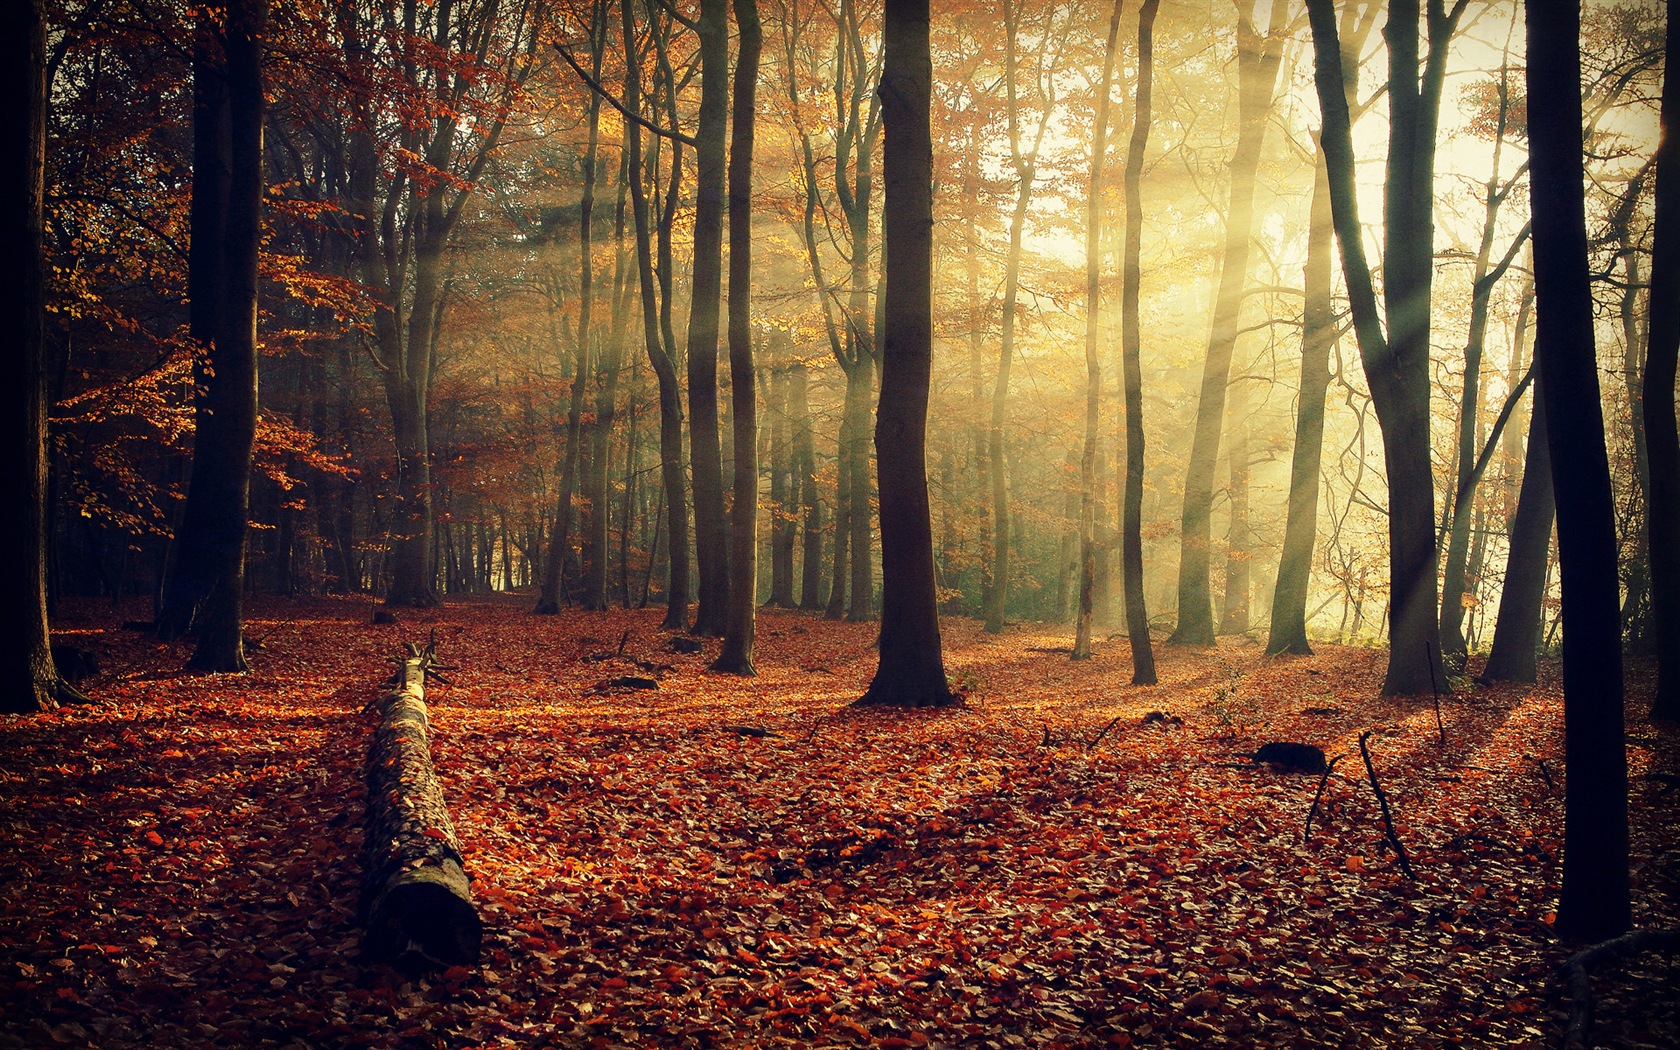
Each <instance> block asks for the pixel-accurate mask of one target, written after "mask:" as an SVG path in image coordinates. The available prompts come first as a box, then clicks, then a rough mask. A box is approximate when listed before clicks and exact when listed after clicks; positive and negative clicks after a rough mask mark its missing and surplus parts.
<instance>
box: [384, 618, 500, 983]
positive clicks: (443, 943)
mask: <svg viewBox="0 0 1680 1050" xmlns="http://www.w3.org/2000/svg"><path fill="white" fill-rule="evenodd" d="M433 657H434V652H433V649H432V648H431V647H430V646H428V647H426V648H425V649H422V648H420V647H419V646H418V645H413V644H410V645H409V646H408V647H407V652H406V655H405V656H404V658H403V660H402V662H401V665H400V667H399V668H398V670H397V673H396V674H395V675H394V676H393V677H392V679H391V681H390V683H389V684H388V686H387V688H386V690H385V691H384V692H383V693H381V694H380V696H379V698H378V700H376V701H375V703H374V707H375V708H376V709H377V710H378V712H379V726H378V728H377V729H375V730H374V735H373V746H372V748H371V749H370V750H369V752H368V764H367V839H366V841H365V842H364V844H363V848H362V861H363V870H364V872H365V875H364V880H363V884H362V925H363V926H364V928H365V929H366V931H367V932H366V935H365V936H364V938H363V941H362V947H363V950H364V951H365V953H366V954H367V955H368V956H369V957H370V958H373V959H375V960H381V961H401V962H403V963H405V964H408V965H439V966H455V965H473V964H475V963H477V961H478V952H479V946H480V942H481V940H482V937H483V930H482V927H481V925H480V923H479V918H478V912H477V910H476V909H474V907H473V903H472V891H471V889H470V888H469V886H468V883H467V873H466V866H465V861H464V859H463V857H462V856H461V847H460V843H459V842H457V841H456V838H455V825H454V823H453V822H452V821H451V820H450V819H449V811H448V809H447V808H446V807H445V806H444V802H443V790H442V788H441V786H440V785H439V784H438V779H437V773H436V771H435V770H434V769H433V768H432V753H431V732H430V728H429V723H428V719H427V716H426V670H427V668H428V667H429V666H430V665H431V664H432V662H433Z"/></svg>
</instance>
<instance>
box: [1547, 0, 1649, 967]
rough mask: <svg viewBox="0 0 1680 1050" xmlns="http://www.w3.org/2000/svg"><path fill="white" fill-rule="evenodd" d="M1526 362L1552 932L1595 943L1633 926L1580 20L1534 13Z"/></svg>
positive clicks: (1574, 15) (1571, 12) (1569, 14)
mask: <svg viewBox="0 0 1680 1050" xmlns="http://www.w3.org/2000/svg"><path fill="white" fill-rule="evenodd" d="M1525 15H1526V20H1527V23H1528V119H1529V148H1530V156H1531V158H1532V165H1533V167H1532V173H1531V176H1530V193H1531V195H1532V201H1533V207H1534V294H1535V309H1536V313H1537V321H1538V323H1537V324H1536V326H1535V336H1534V357H1535V360H1536V361H1537V362H1538V364H1539V367H1540V373H1541V377H1542V379H1543V383H1542V386H1541V393H1542V395H1543V396H1544V397H1545V399H1546V426H1547V440H1548V443H1549V446H1550V448H1551V453H1552V464H1553V467H1554V469H1553V471H1552V484H1553V487H1554V489H1555V490H1556V492H1557V497H1558V500H1557V504H1558V551H1559V565H1560V573H1561V577H1562V582H1563V605H1562V614H1563V621H1564V622H1563V704H1564V740H1565V761H1566V762H1567V764H1568V767H1569V783H1568V788H1567V792H1566V796H1565V801H1564V852H1563V890H1562V894H1561V896H1560V898H1559V901H1558V922H1557V925H1558V932H1559V933H1560V934H1562V935H1564V936H1566V937H1571V938H1575V939H1578V940H1584V941H1602V940H1607V939H1608V938H1611V937H1614V936H1616V935H1618V934H1621V933H1625V932H1627V930H1628V928H1629V927H1630V926H1631V925H1632V923H1633V919H1632V910H1631V903H1630V891H1629V884H1628V815H1627V752H1626V750H1625V746H1626V745H1625V742H1624V740H1623V732H1622V650H1621V629H1620V624H1619V623H1618V620H1617V609H1618V598H1619V595H1618V594H1617V581H1616V524H1615V510H1614V505H1613V502H1612V496H1611V492H1610V463H1609V458H1608V455H1607V454H1606V451H1605V447H1604V419H1603V416H1602V414H1601V410H1600V407H1599V387H1598V361H1597V358H1596V355H1595V352H1594V346H1593V306H1592V288H1591V283H1590V282H1591V278H1590V276H1589V273H1588V259H1587V223H1586V205H1585V199H1584V194H1583V191H1582V180H1583V177H1584V171H1583V168H1584V163H1583V160H1582V147H1583V139H1582V119H1581V89H1580V85H1581V52H1580V11H1579V9H1578V8H1577V7H1575V6H1574V5H1563V6H1553V7H1548V8H1547V9H1545V10H1544V11H1542V10H1539V9H1537V8H1536V7H1533V6H1530V7H1528V8H1527V9H1526V11H1525Z"/></svg>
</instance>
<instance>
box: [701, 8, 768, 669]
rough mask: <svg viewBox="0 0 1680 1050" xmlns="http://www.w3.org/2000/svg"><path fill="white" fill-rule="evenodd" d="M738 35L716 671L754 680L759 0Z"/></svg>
mask: <svg viewBox="0 0 1680 1050" xmlns="http://www.w3.org/2000/svg"><path fill="white" fill-rule="evenodd" d="M735 26H736V29H737V31H738V35H739V37H740V43H739V44H738V45H737V49H736V58H735V97H734V106H735V111H734V116H733V120H732V122H731V123H732V125H733V127H732V129H731V130H732V136H733V137H732V140H731V142H730V145H729V391H730V406H731V409H732V418H731V422H732V425H733V426H734V428H735V503H734V506H733V507H732V508H731V509H730V513H731V521H730V530H731V534H730V550H729V569H730V574H731V575H730V580H729V610H728V611H729V616H728V623H727V625H726V630H725V632H724V636H723V651H722V652H721V653H719V654H718V658H717V660H716V661H715V662H714V663H713V664H712V670H714V671H730V672H733V673H734V674H742V675H750V674H755V673H757V672H755V671H754V670H753V618H754V616H755V614H756V612H757V609H758V406H757V400H756V398H757V389H756V387H757V382H758V380H757V377H756V375H755V372H754V369H753V346H752V339H753V332H752V166H753V124H754V120H753V118H754V115H755V107H756V105H757V100H758V58H759V52H760V51H761V49H762V48H763V40H764V37H763V32H762V30H761V29H760V27H759V22H758V0H735Z"/></svg>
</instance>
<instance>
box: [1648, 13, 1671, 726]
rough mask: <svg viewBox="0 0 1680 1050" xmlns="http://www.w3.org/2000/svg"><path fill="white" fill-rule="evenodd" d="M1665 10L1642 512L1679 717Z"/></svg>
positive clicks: (1661, 711)
mask: <svg viewBox="0 0 1680 1050" xmlns="http://www.w3.org/2000/svg"><path fill="white" fill-rule="evenodd" d="M1675 22H1676V19H1675V18H1674V8H1673V5H1670V7H1669V17H1668V37H1667V40H1668V50H1667V52H1666V56H1668V57H1666V58H1665V60H1664V61H1665V69H1667V71H1668V75H1667V76H1666V77H1665V78H1664V80H1663V97H1662V130H1663V135H1662V139H1661V144H1660V145H1659V146H1658V147H1657V187H1656V198H1657V203H1656V213H1657V214H1656V222H1655V230H1654V234H1653V243H1652V248H1651V290H1650V294H1649V302H1650V311H1651V316H1650V323H1649V325H1648V326H1647V328H1646V350H1645V397H1644V405H1643V409H1644V421H1645V445H1646V453H1647V457H1648V462H1649V464H1650V468H1651V502H1650V505H1649V507H1648V508H1647V510H1646V515H1645V524H1646V528H1647V530H1648V536H1649V539H1648V543H1647V545H1648V546H1649V548H1650V551H1651V613H1652V628H1653V633H1654V638H1653V641H1654V643H1655V644H1654V646H1653V648H1654V649H1655V650H1656V653H1657V694H1656V698H1655V701H1654V703H1653V704H1652V705H1651V715H1652V717H1655V718H1667V719H1680V432H1677V430H1680V428H1677V426H1676V422H1675V412H1674V381H1675V361H1676V357H1677V356H1680V133H1677V132H1676V130H1675V121H1676V120H1677V119H1680V86H1677V85H1676V84H1675V80H1676V76H1675V73H1676V71H1675V70H1674V68H1673V62H1672V56H1673V55H1674V52H1675V49H1676V47H1680V30H1677V29H1676V27H1675Z"/></svg>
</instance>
